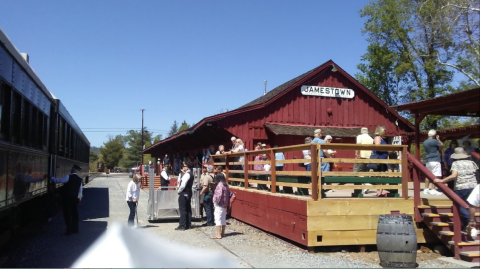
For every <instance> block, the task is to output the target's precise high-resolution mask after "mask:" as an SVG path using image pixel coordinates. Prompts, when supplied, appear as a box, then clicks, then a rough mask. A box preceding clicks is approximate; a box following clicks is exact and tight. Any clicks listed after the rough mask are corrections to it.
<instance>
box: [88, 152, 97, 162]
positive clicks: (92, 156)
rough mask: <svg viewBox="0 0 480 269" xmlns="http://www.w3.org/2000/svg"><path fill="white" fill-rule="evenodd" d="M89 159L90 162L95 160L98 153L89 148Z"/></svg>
mask: <svg viewBox="0 0 480 269" xmlns="http://www.w3.org/2000/svg"><path fill="white" fill-rule="evenodd" d="M89 159H90V163H93V162H96V161H97V160H98V155H97V154H96V153H95V152H93V151H91V150H90V156H89Z"/></svg>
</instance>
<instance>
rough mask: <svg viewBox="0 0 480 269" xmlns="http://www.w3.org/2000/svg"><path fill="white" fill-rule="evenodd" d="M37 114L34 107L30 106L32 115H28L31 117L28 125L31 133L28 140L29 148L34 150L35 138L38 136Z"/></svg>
mask: <svg viewBox="0 0 480 269" xmlns="http://www.w3.org/2000/svg"><path fill="white" fill-rule="evenodd" d="M37 114H38V109H37V108H36V107H35V106H32V114H31V115H30V116H31V117H32V120H31V121H30V122H31V125H30V130H31V132H32V137H31V139H30V143H31V145H30V147H32V148H36V146H35V143H36V141H37V136H38V128H37V126H38V122H37Z"/></svg>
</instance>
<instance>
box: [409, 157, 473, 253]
mask: <svg viewBox="0 0 480 269" xmlns="http://www.w3.org/2000/svg"><path fill="white" fill-rule="evenodd" d="M407 155H408V161H409V162H410V163H411V164H412V167H413V201H414V205H415V221H416V222H422V215H421V214H420V210H419V209H418V206H419V205H420V204H421V200H420V180H421V179H423V178H425V177H426V178H428V180H430V182H432V183H433V184H434V185H435V186H436V187H437V188H439V189H440V190H441V191H442V192H443V193H444V194H445V195H446V196H447V198H448V199H450V200H451V201H452V202H453V206H452V209H453V210H452V212H453V233H454V234H453V241H454V242H455V252H454V253H455V255H458V253H459V249H460V248H459V246H458V244H459V243H460V242H462V235H461V231H462V222H461V220H460V207H464V208H466V209H467V210H468V208H469V206H468V204H467V203H466V202H465V201H463V200H462V198H460V197H459V196H458V195H457V194H456V193H455V192H454V191H452V190H451V189H450V188H449V187H448V186H447V185H446V184H443V183H436V182H435V181H434V180H435V179H436V178H437V177H436V176H434V175H433V174H432V172H430V171H429V170H428V169H427V168H426V167H425V166H424V165H423V164H422V163H421V162H420V161H418V160H417V159H416V158H415V156H413V155H411V154H410V153H408V154H407Z"/></svg>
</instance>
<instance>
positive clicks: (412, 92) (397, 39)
mask: <svg viewBox="0 0 480 269" xmlns="http://www.w3.org/2000/svg"><path fill="white" fill-rule="evenodd" d="M474 2H475V1H473V0H472V1H470V0H455V1H451V0H450V1H449V0H374V1H372V2H369V3H368V4H367V5H365V7H364V8H363V9H362V10H361V11H360V15H361V16H362V17H364V18H366V21H365V24H364V29H363V33H364V34H366V35H367V41H368V42H369V43H370V44H369V45H368V48H367V52H366V53H365V54H364V55H363V56H362V62H361V63H360V64H359V65H358V68H359V70H360V73H359V74H356V77H357V79H358V80H359V81H360V82H361V83H363V84H364V85H365V86H366V87H367V88H369V89H370V90H371V91H372V92H374V93H375V94H376V95H377V96H379V97H380V98H381V99H382V100H384V101H385V102H386V103H387V104H388V105H395V104H401V103H408V102H415V101H420V100H425V99H430V98H435V97H438V96H440V95H443V94H447V93H450V92H452V91H455V88H454V87H452V83H453V76H454V73H455V72H454V71H455V70H454V69H455V68H452V67H450V66H449V65H448V64H446V63H452V64H457V66H461V67H462V68H463V69H462V70H464V72H463V73H462V72H461V73H462V74H465V73H467V71H468V72H472V73H475V72H477V71H478V70H477V71H475V70H474V69H475V68H473V67H472V66H476V67H477V69H478V60H476V59H478V58H475V57H473V56H468V55H474V54H475V53H476V51H477V52H478V45H475V44H476V43H475V41H471V42H470V41H469V40H470V39H471V38H474V36H475V35H477V36H478V31H477V33H476V34H473V33H472V34H468V33H469V30H468V29H472V27H473V26H471V25H470V26H469V27H470V28H468V27H467V28H465V27H466V26H465V24H460V22H461V21H462V20H461V18H464V21H465V20H468V18H469V12H470V13H472V12H475V9H474V8H473V9H472V8H470V9H461V8H456V7H455V6H454V5H452V3H456V4H458V3H463V4H465V5H467V6H469V7H472V5H473V3H474ZM476 5H477V6H478V0H477V1H476ZM462 10H463V11H462ZM466 10H468V11H466ZM455 12H457V13H455ZM462 12H463V13H462ZM446 13H448V18H449V19H448V20H450V21H449V22H448V23H445V22H444V21H442V18H445V19H447V18H446ZM454 14H456V15H457V17H455V15H454ZM455 18H457V19H455ZM476 20H477V21H478V17H477V19H476ZM471 21H472V19H470V20H469V22H471ZM460 25H461V26H460ZM477 26H478V25H476V26H475V27H477ZM449 27H450V28H449ZM458 27H464V28H465V29H467V30H464V32H465V34H463V36H464V37H463V38H462V39H458V35H459V33H458V32H456V31H454V30H452V29H458ZM477 41H478V38H477ZM469 42H470V43H469ZM475 46H476V47H475ZM459 68H460V67H459ZM457 71H458V69H457ZM473 76H476V77H477V78H478V72H477V74H476V75H473ZM468 81H470V79H468ZM469 83H470V84H472V83H473V82H469ZM467 84H468V83H467ZM438 119H439V117H427V118H426V119H425V120H424V123H425V124H424V126H423V127H424V128H433V129H437V127H438Z"/></svg>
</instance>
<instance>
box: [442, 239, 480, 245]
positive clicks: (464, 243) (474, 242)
mask: <svg viewBox="0 0 480 269" xmlns="http://www.w3.org/2000/svg"><path fill="white" fill-rule="evenodd" d="M448 244H449V245H454V244H455V242H454V241H448ZM458 245H459V246H480V240H475V241H467V242H460V243H458Z"/></svg>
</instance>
